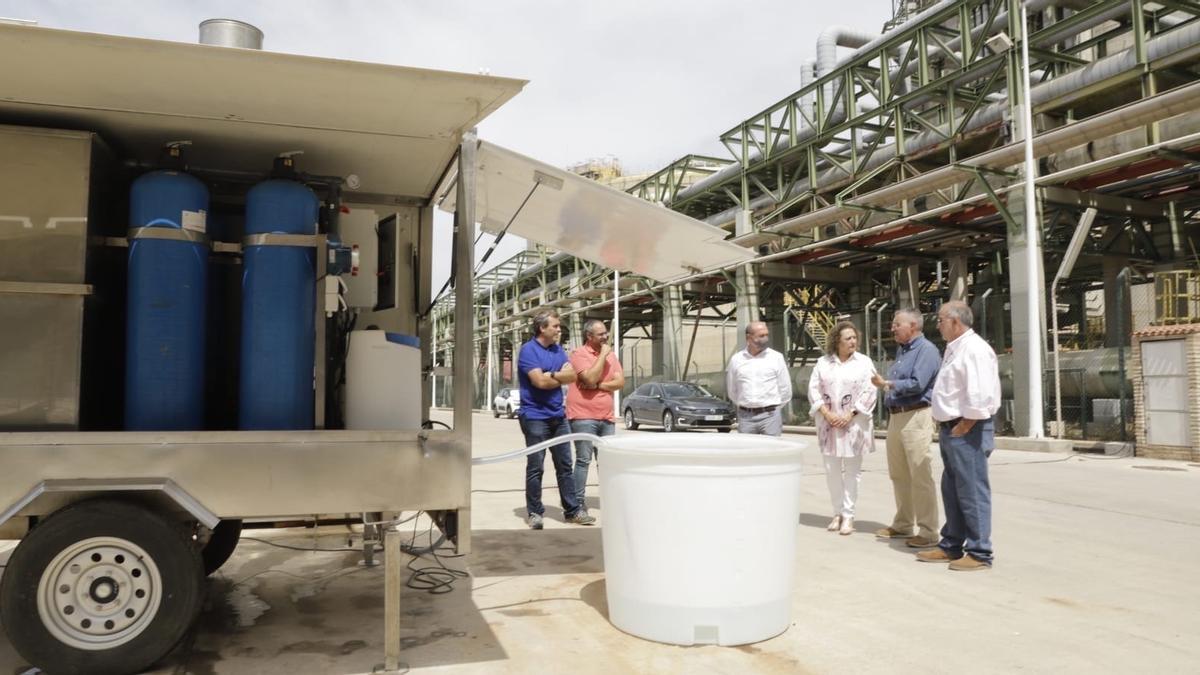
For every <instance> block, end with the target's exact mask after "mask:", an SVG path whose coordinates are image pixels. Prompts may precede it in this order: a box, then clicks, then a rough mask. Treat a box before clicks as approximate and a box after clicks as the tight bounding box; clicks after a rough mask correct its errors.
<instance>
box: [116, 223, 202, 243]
mask: <svg viewBox="0 0 1200 675" xmlns="http://www.w3.org/2000/svg"><path fill="white" fill-rule="evenodd" d="M134 239H166V240H168V241H186V242H189V243H192V244H204V245H206V246H207V245H208V236H206V235H204V234H203V233H200V232H195V231H193V230H181V229H177V228H174V227H135V228H133V229H131V230H129V241H131V242H132V241H133V240H134Z"/></svg>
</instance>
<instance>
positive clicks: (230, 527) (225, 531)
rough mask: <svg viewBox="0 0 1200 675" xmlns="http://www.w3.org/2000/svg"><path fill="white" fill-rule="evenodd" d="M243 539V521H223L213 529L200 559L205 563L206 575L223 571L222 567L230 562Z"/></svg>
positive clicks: (201, 551)
mask: <svg viewBox="0 0 1200 675" xmlns="http://www.w3.org/2000/svg"><path fill="white" fill-rule="evenodd" d="M241 538H242V521H240V520H236V519H235V520H222V521H221V522H219V523H217V526H216V527H214V528H213V531H212V536H211V537H209V538H208V543H207V544H205V545H204V548H202V549H201V550H200V558H201V560H202V561H203V562H204V574H205V575H206V576H207V575H209V574H212V573H213V572H216V571H217V570H219V569H221V565H224V564H225V561H227V560H229V557H230V556H232V555H233V551H234V549H236V548H237V545H238V540H239V539H241Z"/></svg>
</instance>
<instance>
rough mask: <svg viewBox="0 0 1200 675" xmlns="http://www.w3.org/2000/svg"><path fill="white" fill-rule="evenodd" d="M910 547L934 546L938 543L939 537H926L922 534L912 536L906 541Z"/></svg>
mask: <svg viewBox="0 0 1200 675" xmlns="http://www.w3.org/2000/svg"><path fill="white" fill-rule="evenodd" d="M904 545H905V546H907V547H909V548H933V547H934V546H937V545H938V540H937V539H926V538H925V537H922V536H919V535H918V536H916V537H910V538H909V539H907V540H906V541H905V542H904Z"/></svg>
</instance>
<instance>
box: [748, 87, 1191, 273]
mask: <svg viewBox="0 0 1200 675" xmlns="http://www.w3.org/2000/svg"><path fill="white" fill-rule="evenodd" d="M1035 91H1036V90H1035ZM1198 100H1200V82H1194V83H1192V84H1187V85H1183V86H1181V87H1177V88H1175V89H1172V90H1170V91H1168V92H1165V93H1162V94H1158V95H1156V96H1153V97H1151V98H1148V99H1144V100H1142V101H1138V102H1136V103H1130V104H1128V105H1125V106H1122V107H1120V108H1117V109H1115V110H1111V111H1109V112H1106V113H1101V114H1099V115H1096V116H1094V117H1089V118H1087V119H1085V120H1082V121H1079V122H1075V123H1073V124H1070V125H1067V126H1065V127H1060V128H1058V129H1054V130H1052V131H1047V132H1045V133H1043V134H1041V135H1040V136H1037V137H1035V138H1034V150H1035V153H1036V155H1037V156H1039V157H1042V156H1045V155H1048V154H1054V153H1058V152H1062V151H1063V150H1066V149H1067V148H1072V147H1075V146H1077V145H1084V144H1086V143H1088V142H1089V141H1090V140H1091V139H1093V138H1096V137H1097V136H1104V135H1112V134H1115V133H1119V132H1122V131H1126V130H1128V129H1133V128H1136V127H1139V126H1144V125H1146V124H1150V123H1152V122H1157V121H1159V120H1163V119H1166V118H1168V117H1174V116H1175V115H1181V114H1183V113H1186V112H1190V111H1191V110H1194V109H1195V107H1196V104H1197V101H1198ZM1023 152H1024V149H1023V148H1022V146H1021V144H1020V143H1014V144H1009V145H1006V146H1003V147H1000V148H997V149H995V150H990V151H988V152H985V153H982V154H979V155H976V156H974V157H971V158H969V159H967V160H965V161H964V162H961V163H960V164H961V165H960V166H945V167H942V168H940V169H934V170H933V171H929V172H927V173H924V174H921V175H920V176H917V177H915V178H911V179H909V180H906V181H904V182H902V183H896V184H892V185H887V186H885V187H882V188H880V189H878V190H875V191H873V192H870V193H867V194H865V195H862V196H860V197H856V198H852V199H848V200H846V201H845V203H844V204H843V205H838V206H830V207H826V208H824V209H821V210H819V211H813V212H811V213H805V214H802V215H800V216H796V217H795V218H790V219H788V220H786V221H784V222H782V223H779V224H778V225H775V226H772V227H770V228H767V229H765V230H762V231H759V232H755V233H753V234H749V235H745V236H742V237H738V238H735V239H734V240H733V241H734V242H735V243H738V244H741V245H742V246H747V247H753V246H757V245H758V244H763V243H767V242H768V241H770V240H771V237H770V236H769V235H770V234H782V233H789V232H795V231H797V230H803V229H808V228H812V227H816V226H819V225H825V224H828V223H830V222H835V221H836V220H837V219H839V218H841V217H844V216H846V215H849V214H851V213H857V212H858V211H857V210H856V208H857V207H861V206H882V205H887V204H897V203H899V202H901V201H903V200H905V199H912V198H914V197H919V196H921V195H926V194H929V193H931V192H933V191H934V190H937V189H940V188H944V187H947V186H949V185H954V184H956V183H958V182H961V181H962V176H963V169H964V166H965V167H967V168H968V169H969V167H972V166H978V167H982V168H993V169H996V168H1005V167H1009V166H1012V165H1014V164H1016V163H1018V162H1020V161H1021V156H1022V154H1023ZM890 226H892V225H891V224H885V227H890ZM871 231H873V228H868V229H866V230H860V231H858V232H853V233H850V234H844V235H839V236H837V237H832V238H830V239H827V240H822V241H819V242H813V243H812V244H806V245H804V246H801V247H799V248H798V249H794V252H795V251H803V250H809V249H812V248H821V247H824V246H828V245H830V244H835V243H839V242H843V241H847V240H849V239H851V238H855V237H862V236H864V235H866V234H867V233H869V232H871Z"/></svg>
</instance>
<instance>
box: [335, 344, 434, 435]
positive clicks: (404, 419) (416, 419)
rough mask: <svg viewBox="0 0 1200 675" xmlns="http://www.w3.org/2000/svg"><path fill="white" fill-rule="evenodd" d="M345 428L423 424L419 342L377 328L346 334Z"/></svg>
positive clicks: (414, 426)
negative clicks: (347, 343) (347, 345)
mask: <svg viewBox="0 0 1200 675" xmlns="http://www.w3.org/2000/svg"><path fill="white" fill-rule="evenodd" d="M346 428H347V429H376V430H378V429H407V430H415V429H419V428H421V343H420V341H419V340H418V339H417V338H415V337H413V336H411V335H401V334H399V333H386V332H384V331H381V330H356V331H351V333H350V353H349V354H348V355H347V356H346Z"/></svg>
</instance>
